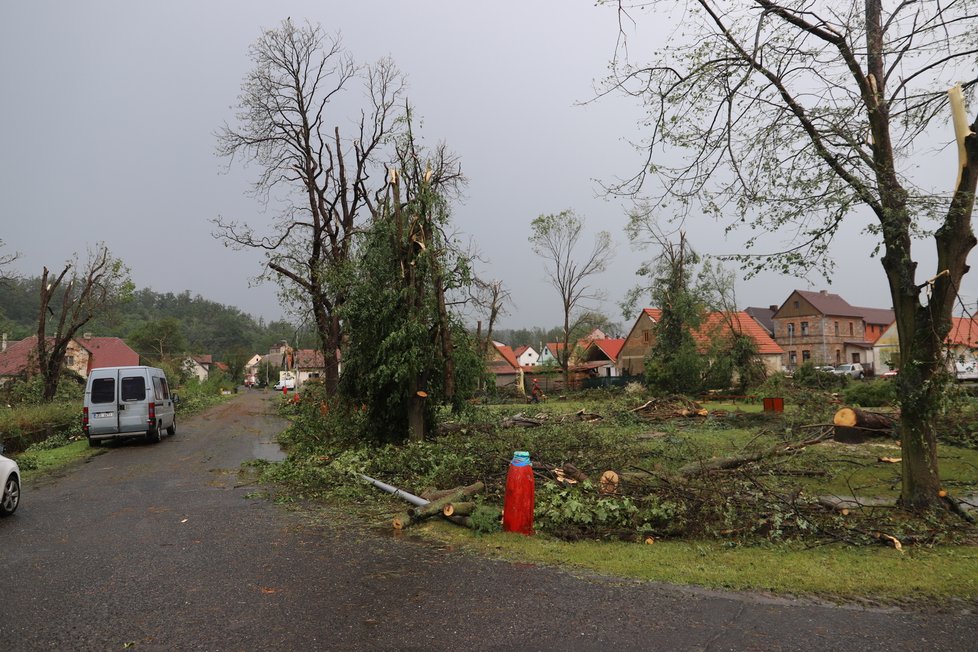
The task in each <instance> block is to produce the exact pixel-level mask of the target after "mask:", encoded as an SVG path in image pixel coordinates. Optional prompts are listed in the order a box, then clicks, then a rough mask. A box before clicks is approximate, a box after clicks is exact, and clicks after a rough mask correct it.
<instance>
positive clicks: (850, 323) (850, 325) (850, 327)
mask: <svg viewBox="0 0 978 652" xmlns="http://www.w3.org/2000/svg"><path fill="white" fill-rule="evenodd" d="M849 335H852V322H849Z"/></svg>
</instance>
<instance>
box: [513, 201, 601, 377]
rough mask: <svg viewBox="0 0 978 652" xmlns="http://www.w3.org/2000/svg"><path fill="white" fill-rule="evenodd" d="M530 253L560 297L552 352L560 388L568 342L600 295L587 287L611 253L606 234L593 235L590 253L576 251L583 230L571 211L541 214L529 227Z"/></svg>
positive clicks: (566, 369)
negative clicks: (559, 325)
mask: <svg viewBox="0 0 978 652" xmlns="http://www.w3.org/2000/svg"><path fill="white" fill-rule="evenodd" d="M530 227H531V229H532V234H531V235H530V244H531V246H532V247H533V251H534V252H535V253H536V254H537V255H538V256H542V257H543V258H544V259H545V260H546V261H547V266H546V271H547V279H548V280H549V281H550V284H551V285H552V286H553V287H554V289H555V290H557V292H558V293H559V294H560V302H561V308H562V310H563V315H564V325H563V342H562V347H560V348H561V350H558V351H555V353H556V354H557V361H558V362H559V363H560V368H561V369H563V371H564V385H565V386H567V385H568V384H569V383H570V356H571V353H572V348H571V340H572V338H573V333H575V332H576V330H577V326H578V324H579V323H582V322H583V321H584V320H586V319H588V318H590V315H591V311H590V304H591V303H592V302H594V301H597V300H599V299H601V297H602V293H601V292H600V291H599V290H596V289H595V288H592V287H591V285H590V284H591V281H592V280H593V279H592V277H594V276H595V275H597V274H600V273H601V272H603V271H605V269H606V268H607V267H608V263H609V262H610V261H611V258H612V255H613V254H614V250H613V249H612V244H611V235H610V234H609V233H608V232H607V231H602V232H600V233H598V234H597V236H596V238H595V241H594V246H593V247H592V249H591V253H590V254H584V255H582V254H581V253H580V252H579V251H577V248H578V245H579V244H580V240H581V237H582V235H583V231H584V219H583V218H581V217H579V216H578V215H577V214H576V213H574V212H573V211H571V210H565V211H561V212H560V213H557V214H556V215H553V214H551V215H541V216H539V217H538V218H536V219H535V220H533V222H532V223H531V224H530Z"/></svg>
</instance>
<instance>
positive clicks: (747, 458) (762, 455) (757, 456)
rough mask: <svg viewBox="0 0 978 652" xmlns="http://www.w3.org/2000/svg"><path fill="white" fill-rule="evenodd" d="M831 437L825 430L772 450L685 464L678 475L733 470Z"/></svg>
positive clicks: (689, 475)
mask: <svg viewBox="0 0 978 652" xmlns="http://www.w3.org/2000/svg"><path fill="white" fill-rule="evenodd" d="M831 436H832V430H830V429H826V430H825V431H824V432H822V433H821V434H819V435H818V436H817V437H812V438H811V439H805V440H802V441H796V442H791V443H787V444H778V445H776V446H774V447H772V448H769V449H767V450H764V451H758V452H756V453H748V454H745V455H735V456H733V457H715V458H713V459H710V460H703V461H700V462H693V463H692V464H687V465H686V466H683V467H681V468H680V469H679V471H678V473H679V475H681V476H683V477H687V478H689V477H692V476H696V475H701V474H703V473H709V472H710V471H721V470H724V469H735V468H737V467H740V466H743V465H745V464H750V463H751V462H757V461H760V460H763V459H766V458H769V457H779V456H781V455H790V454H791V453H794V452H797V451H799V450H801V449H802V448H805V447H806V446H811V445H812V444H818V443H820V442H823V441H825V440H826V439H828V438H829V437H831Z"/></svg>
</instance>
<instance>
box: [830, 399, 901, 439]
mask: <svg viewBox="0 0 978 652" xmlns="http://www.w3.org/2000/svg"><path fill="white" fill-rule="evenodd" d="M832 424H833V425H834V426H835V440H836V441H840V442H843V443H851V444H858V443H862V442H864V441H866V439H868V438H870V437H891V436H893V433H894V428H895V427H896V421H895V420H894V418H893V417H892V416H890V415H888V414H882V413H880V412H869V411H867V410H860V409H858V408H851V407H844V408H841V409H839V410H838V411H836V413H835V416H834V417H833V418H832Z"/></svg>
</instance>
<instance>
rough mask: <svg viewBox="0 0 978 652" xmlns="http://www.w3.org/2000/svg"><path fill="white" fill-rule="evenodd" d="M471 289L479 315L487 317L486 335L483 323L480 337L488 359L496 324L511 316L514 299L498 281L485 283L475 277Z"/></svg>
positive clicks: (480, 342)
mask: <svg viewBox="0 0 978 652" xmlns="http://www.w3.org/2000/svg"><path fill="white" fill-rule="evenodd" d="M471 287H472V297H471V298H472V303H473V305H474V306H475V307H476V309H477V310H478V311H479V314H480V315H485V318H486V331H485V335H483V334H482V329H481V325H482V322H481V321H480V322H479V326H480V328H479V332H478V335H479V348H480V349H481V351H482V356H483V357H486V358H487V357H488V356H489V351H490V349H491V348H492V336H493V334H494V330H495V328H496V322H497V321H498V320H499V318H500V317H501V316H503V315H508V314H509V309H508V308H507V306H508V305H509V304H511V303H512V301H513V299H512V296H511V294H510V291H509V290H508V289H506V286H504V285H503V282H502V281H500V280H498V279H494V280H492V281H485V280H482V279H480V278H478V277H475V278H473V279H472V286H471Z"/></svg>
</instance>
